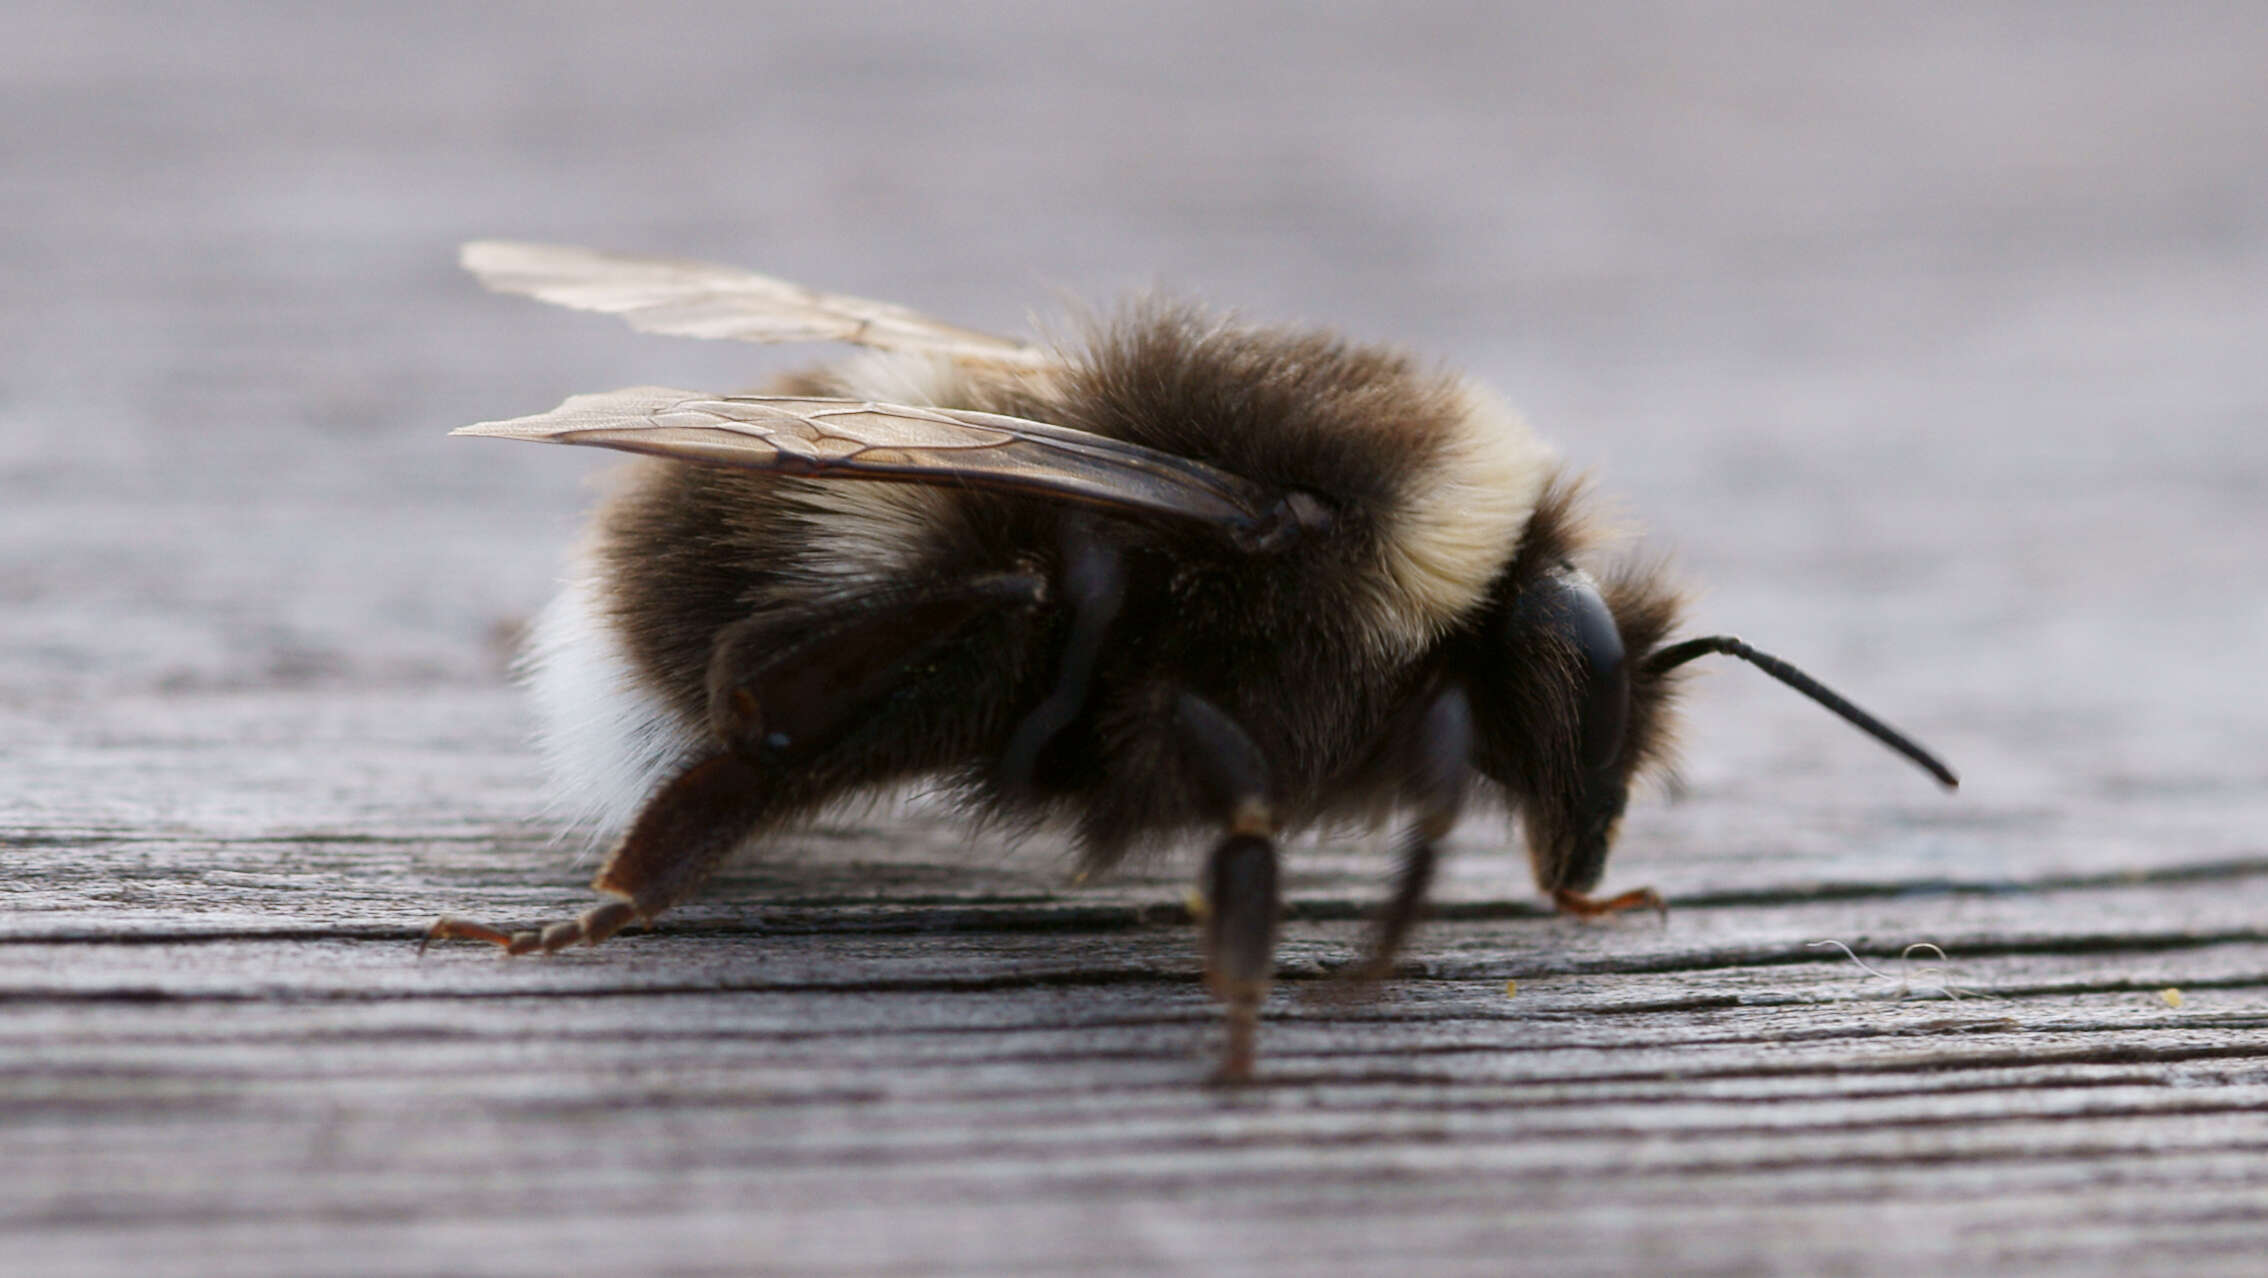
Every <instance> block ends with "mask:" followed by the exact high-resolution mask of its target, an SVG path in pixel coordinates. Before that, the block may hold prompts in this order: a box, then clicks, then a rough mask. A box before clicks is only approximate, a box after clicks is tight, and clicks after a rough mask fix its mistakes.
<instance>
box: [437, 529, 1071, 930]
mask: <svg viewBox="0 0 2268 1278" xmlns="http://www.w3.org/2000/svg"><path fill="white" fill-rule="evenodd" d="M1046 593H1047V587H1046V583H1045V582H1044V581H1043V580H1041V579H1040V578H1038V577H1036V576H1032V575H1029V574H1023V573H989V574H985V575H982V576H977V577H971V578H967V579H965V580H961V581H952V582H946V583H943V584H939V585H932V586H925V587H916V588H912V589H907V590H901V591H892V592H888V593H885V594H881V595H877V596H875V597H872V598H869V599H866V600H863V601H859V602H857V603H852V604H843V605H835V606H832V607H830V608H829V609H827V610H826V611H824V612H812V611H797V610H782V611H779V612H774V613H766V614H763V615H761V616H758V617H754V618H751V619H749V620H747V621H743V622H739V623H736V624H734V625H730V626H727V627H725V628H724V629H723V630H721V631H719V632H718V634H717V636H716V638H715V640H714V641H713V643H712V646H711V656H710V662H709V729H710V733H711V736H712V737H713V738H714V740H715V744H716V746H717V749H716V752H715V753H712V754H710V755H708V756H707V757H705V758H701V759H699V760H697V761H695V762H694V763H692V764H690V765H689V766H687V767H686V768H685V769H684V770H683V771H681V772H679V773H678V774H677V775H676V776H674V777H672V778H670V780H669V781H668V782H667V783H665V784H664V785H663V786H662V787H661V788H660V789H659V790H656V791H655V792H654V794H653V796H652V797H651V798H649V799H647V800H646V806H645V807H644V808H642V809H640V810H639V813H638V817H637V820H635V821H633V822H632V823H631V825H630V829H629V830H628V831H627V832H626V833H624V834H623V836H622V838H621V839H620V840H619V841H617V842H616V843H615V845H614V848H613V850H612V851H610V852H609V853H608V854H607V858H606V863H605V864H604V865H602V866H600V867H599V872H598V877H597V878H595V879H593V880H592V881H591V887H592V888H593V889H594V890H596V891H598V892H600V893H603V894H605V895H607V896H610V897H614V898H616V899H615V900H612V901H608V902H605V903H604V904H601V905H597V906H594V907H592V908H591V909H589V910H587V911H585V912H584V913H583V914H582V915H581V916H580V917H578V918H575V919H571V920H565V921H561V922H558V923H552V924H549V925H547V926H545V927H541V928H533V929H527V930H524V931H506V930H504V929H501V928H495V927H490V926H488V925H486V924H482V923H473V922H469V921H467V920H464V919H456V918H449V917H446V916H444V917H443V918H441V919H439V920H438V921H436V922H435V923H434V924H433V926H432V927H431V928H429V929H427V931H426V935H425V939H426V941H427V942H428V943H430V942H432V941H443V940H468V941H486V942H488V943H490V944H492V945H497V946H500V947H502V948H503V949H504V951H505V952H506V953H508V954H527V953H531V952H534V951H537V950H541V951H543V952H544V953H547V954H548V953H552V952H554V951H557V950H561V949H564V948H566V947H567V946H570V945H574V944H577V943H581V944H584V945H596V944H598V943H599V942H600V941H603V940H605V939H607V938H608V937H610V936H612V935H614V934H615V933H616V932H619V931H621V930H622V928H623V927H624V926H626V925H628V924H629V923H630V922H632V921H633V920H636V921H642V922H649V923H650V922H652V921H653V919H654V916H656V915H658V914H660V913H661V912H662V911H663V910H666V909H668V908H669V907H670V906H671V905H674V904H676V903H677V902H678V901H681V900H683V899H684V898H685V897H686V896H687V895H688V894H690V893H691V892H692V891H693V889H694V888H696V887H698V886H699V885H700V883H701V881H702V880H703V879H704V878H706V877H708V874H709V872H710V871H711V870H712V869H713V868H715V866H716V865H717V863H718V862H719V861H722V860H723V859H724V858H725V856H726V854H728V853H730V852H731V851H732V850H733V849H734V848H736V847H738V846H739V845H740V844H741V843H742V842H744V841H745V840H746V839H747V838H748V837H749V835H750V834H751V833H753V832H754V831H755V830H757V829H758V828H759V827H760V826H761V825H762V824H763V823H764V822H765V821H766V820H767V819H772V818H776V817H777V816H778V815H779V814H780V813H781V812H782V810H783V807H786V808H793V807H794V806H795V805H796V804H797V803H798V802H808V801H810V800H811V798H812V797H813V795H812V794H810V793H806V792H809V791H813V790H815V789H823V788H824V787H823V786H815V785H814V784H813V783H812V782H811V779H810V778H809V777H806V778H804V782H805V783H804V784H802V785H799V786H790V785H783V784H782V781H783V779H787V778H792V777H794V776H795V774H796V773H797V772H798V771H807V770H809V769H811V768H813V767H814V765H815V762H816V763H817V764H819V765H821V766H832V767H834V768H836V769H839V770H844V771H846V773H847V771H848V769H847V765H844V764H842V763H840V761H837V762H836V763H835V764H833V765H828V764H827V763H826V760H824V759H822V758H821V756H822V755H824V754H825V753H826V752H827V751H828V750H830V749H831V748H832V747H835V746H838V745H842V744H844V743H845V741H846V739H848V738H850V737H851V736H852V734H853V733H854V732H855V731H856V730H857V729H858V728H859V726H860V725H861V724H862V723H863V722H865V721H866V720H867V719H868V718H869V717H870V715H871V714H872V712H873V711H874V710H875V709H876V707H877V706H878V705H879V703H880V702H882V701H883V700H884V699H885V698H886V697H888V696H889V694H890V693H891V692H893V691H894V690H896V689H898V688H900V687H901V686H903V685H904V684H905V682H906V681H907V680H909V679H912V678H916V677H918V673H917V672H918V671H920V670H921V669H922V668H923V665H924V663H925V661H927V660H928V659H929V658H931V657H933V656H934V655H935V654H936V653H937V651H938V650H939V649H940V648H942V647H944V646H945V645H946V644H947V643H948V642H949V641H951V640H952V639H953V638H954V637H955V636H956V635H958V634H959V633H960V632H961V631H962V630H963V628H964V627H966V626H967V625H968V624H969V623H971V622H973V621H975V620H976V619H977V618H979V617H981V616H985V615H988V614H991V613H995V612H999V611H1001V610H1003V609H1009V608H1017V607H1030V606H1033V605H1036V604H1038V603H1039V602H1040V601H1041V600H1042V599H1044V598H1045V596H1046ZM855 744H856V743H855V742H853V743H852V745H853V746H855ZM820 797H823V796H820ZM421 948H422V947H421Z"/></svg>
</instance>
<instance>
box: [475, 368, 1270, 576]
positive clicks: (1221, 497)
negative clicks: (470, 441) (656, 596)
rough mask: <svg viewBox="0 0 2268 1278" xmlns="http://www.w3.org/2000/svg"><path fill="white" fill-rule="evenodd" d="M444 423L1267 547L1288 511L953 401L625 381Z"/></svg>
mask: <svg viewBox="0 0 2268 1278" xmlns="http://www.w3.org/2000/svg"><path fill="white" fill-rule="evenodd" d="M454 433H456V434H459V435H491V436H496V437H499V438H504V439H530V440H538V441H541V442H544V443H553V444H590V445H596V446H598V447H601V448H616V449H621V450H623V451H625V452H633V453H650V454H653V455H655V456H659V457H674V458H678V459H680V460H684V461H693V462H704V463H707V464H710V465H715V466H736V467H741V468H744V469H748V470H762V471H771V472H774V473H777V474H783V475H799V476H808V477H813V478H840V479H866V480H887V481H895V482H898V483H911V484H925V485H929V486H932V487H942V488H954V487H960V488H976V489H990V490H995V491H1003V492H1015V493H1024V494H1030V495H1035V496H1043V497H1049V498H1052V499H1055V500H1060V501H1068V502H1073V503H1077V504H1082V505H1087V506H1093V507H1099V508H1102V509H1106V510H1111V511H1116V512H1119V513H1122V514H1131V515H1140V516H1147V517H1152V518H1167V519H1172V520H1184V521H1195V522H1197V523H1200V524H1204V525H1207V526H1209V527H1212V528H1214V529H1215V530H1217V531H1219V532H1220V533H1222V534H1223V535H1224V536H1226V537H1228V538H1229V539H1230V540H1232V541H1235V542H1237V543H1239V544H1241V545H1248V546H1255V547H1258V546H1265V545H1267V544H1270V543H1271V542H1272V540H1273V539H1274V537H1275V536H1276V534H1277V533H1278V532H1279V531H1280V530H1281V528H1282V527H1283V524H1284V521H1285V520H1286V519H1287V518H1289V517H1290V516H1289V515H1288V513H1287V508H1286V506H1285V504H1284V501H1283V499H1282V495H1281V494H1278V493H1275V492H1273V491H1271V490H1269V489H1268V488H1266V487H1264V486H1262V485H1260V484H1257V483H1254V482H1252V481H1251V480H1248V479H1244V478H1242V477H1240V476H1237V475H1232V474H1230V473H1229V472H1227V471H1224V470H1219V469H1216V468H1215V467H1212V466H1208V465H1205V464H1204V463H1202V462H1195V461H1191V460H1189V459H1188V458H1185V457H1176V456H1174V455H1172V454H1171V453H1162V452H1158V451H1157V450H1155V449H1150V448H1144V447H1142V446H1140V445H1138V444H1130V443H1126V442H1124V441H1122V440H1116V439H1110V438H1107V437H1105V436H1101V435H1092V434H1089V433H1087V432H1085V431H1080V430H1072V429H1070V428H1068V427H1064V426H1053V425H1049V424H1048V423H1046V422H1036V421H1029V420H1026V419H1024V418H1021V417H1003V416H1000V415H998V414H995V413H978V412H968V411H963V410H960V409H945V408H923V407H916V406H912V405H906V404H877V403H871V402H867V401H863V400H851V399H803V398H792V397H785V396H770V395H729V396H717V395H703V394H700V393H698V392H695V391H684V390H672V389H670V388H668V387H664V386H633V387H630V388H628V389H626V390H617V391H605V392H601V393H599V394H595V395H573V396H569V397H568V399H567V400H566V401H565V402H564V403H562V404H560V405H559V407H557V408H554V409H552V410H551V411H550V412H548V413H538V414H536V415H535V416H532V417H517V418H513V419H512V420H510V421H500V422H482V423H480V424H479V425H476V426H466V427H463V428H461V429H459V430H457V431H456V432H454Z"/></svg>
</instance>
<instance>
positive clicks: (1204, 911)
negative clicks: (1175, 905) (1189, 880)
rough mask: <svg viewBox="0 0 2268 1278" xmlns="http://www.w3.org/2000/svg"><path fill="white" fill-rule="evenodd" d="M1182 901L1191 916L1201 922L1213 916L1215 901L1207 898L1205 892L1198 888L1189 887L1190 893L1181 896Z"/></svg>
mask: <svg viewBox="0 0 2268 1278" xmlns="http://www.w3.org/2000/svg"><path fill="white" fill-rule="evenodd" d="M1181 903H1182V905H1183V906H1185V907H1186V908H1187V909H1188V910H1189V917H1190V918H1193V919H1195V920H1197V921H1198V922H1199V923H1202V922H1204V921H1205V920H1206V919H1209V918H1211V917H1213V903H1212V902H1211V901H1208V900H1206V899H1205V894H1204V893H1203V892H1200V891H1198V890H1197V889H1196V888H1191V889H1189V895H1187V896H1185V897H1183V898H1181Z"/></svg>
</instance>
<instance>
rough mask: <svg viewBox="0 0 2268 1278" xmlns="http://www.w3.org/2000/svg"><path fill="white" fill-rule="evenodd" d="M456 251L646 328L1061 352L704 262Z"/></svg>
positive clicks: (1031, 358) (519, 282) (1041, 354)
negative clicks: (1045, 349)
mask: <svg viewBox="0 0 2268 1278" xmlns="http://www.w3.org/2000/svg"><path fill="white" fill-rule="evenodd" d="M459 260H460V261H461V262H462V263H463V264H464V268H465V269H466V270H468V271H471V272H472V273H473V274H474V275H475V276H477V277H479V279H480V282H481V283H483V284H485V285H487V286H488V287H489V288H492V289H494V290H496V291H497V292H499V293H518V294H521V295H523V296H527V297H534V298H539V299H541V300H543V301H546V302H551V303H554V304H556V305H559V306H569V307H573V308H575V309H576V310H583V311H598V312H601V313H603V314H607V315H620V316H621V317H622V318H623V319H625V320H627V321H629V323H630V326H631V327H632V328H636V329H640V330H643V331H645V332H648V333H668V334H673V335H676V336H680V337H720V338H732V339H735V340H738V341H743V342H850V343H852V344H854V345H859V346H872V347H877V348H879V349H882V350H893V351H917V352H921V353H923V354H930V355H942V356H946V357H948V358H951V359H955V360H960V361H963V362H968V363H983V364H999V365H1007V366H1011V367H1027V368H1037V367H1042V366H1045V365H1048V364H1051V363H1053V362H1054V357H1053V356H1052V355H1050V354H1049V353H1048V352H1046V351H1044V350H1042V349H1041V348H1039V347H1037V346H1032V345H1028V344H1026V343H1024V342H1019V341H1016V340H1014V339H1012V338H1006V337H996V336H994V335H993V334H990V333H980V332H977V331H976V330H974V329H967V328H960V327H958V326H956V325H952V324H945V323H940V322H939V321H937V320H933V319H931V318H929V317H928V316H926V315H922V314H920V313H918V312H915V311H911V310H908V309H907V308H905V307H903V306H894V305H892V304H890V303H888V302H875V301H869V300H867V299H866V298H863V297H845V296H843V295H841V294H839V293H821V292H817V291H814V290H812V289H808V288H805V287H803V286H802V285H800V284H790V283H788V282H787V281H785V280H776V279H773V278H771V277H770V276H768V275H758V274H756V273H754V272H752V271H742V270H736V269H734V268H732V267H729V266H715V265H711V264H709V263H706V262H681V261H673V260H670V259H667V258H655V257H636V256H630V255H625V254H617V253H601V252H598V251H596V250H594V249H586V248H575V247H573V246H570V245H564V244H526V243H521V242H518V241H512V240H475V241H473V242H472V243H470V244H467V245H465V246H464V248H463V249H462V250H460V252H459Z"/></svg>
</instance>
